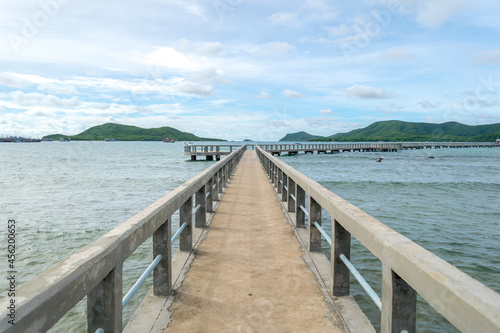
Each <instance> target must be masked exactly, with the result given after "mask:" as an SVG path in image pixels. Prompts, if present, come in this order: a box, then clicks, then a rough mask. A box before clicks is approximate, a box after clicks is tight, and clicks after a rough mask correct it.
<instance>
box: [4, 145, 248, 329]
mask: <svg viewBox="0 0 500 333" xmlns="http://www.w3.org/2000/svg"><path fill="white" fill-rule="evenodd" d="M245 149H246V147H245V146H242V147H240V148H239V149H237V150H235V151H234V152H232V153H231V154H230V155H229V156H228V157H227V158H225V159H223V160H222V161H220V162H218V163H217V164H214V165H213V166H212V167H210V168H208V169H207V170H205V171H203V172H202V173H200V174H198V175H197V176H195V177H194V178H192V179H190V180H188V181H187V182H185V183H184V184H183V185H181V186H179V187H177V188H176V189H174V190H173V191H171V192H170V193H168V194H167V195H165V196H164V197H163V198H161V199H160V200H158V201H156V202H155V203H154V204H152V205H151V206H149V207H147V208H146V209H144V210H143V211H141V212H139V213H138V214H136V215H135V216H133V217H131V218H130V219H128V220H127V221H125V222H124V223H122V224H121V225H119V226H118V227H116V228H115V229H113V230H111V231H109V232H108V233H106V234H105V235H104V236H102V237H101V238H99V239H98V240H96V241H95V242H93V243H91V244H89V245H87V246H85V247H84V248H82V249H81V250H79V251H78V252H76V253H75V254H73V255H71V256H70V257H68V258H67V259H65V260H63V261H61V262H60V263H58V264H56V265H54V266H53V267H51V268H50V269H48V270H46V271H45V272H43V273H42V274H40V275H38V276H37V277H35V278H34V279H32V280H30V281H28V282H26V283H24V284H23V285H22V286H21V287H20V288H19V289H18V290H17V298H16V314H15V325H11V324H9V323H8V322H7V320H5V318H7V313H6V309H7V311H8V308H7V307H8V305H9V299H7V298H4V299H2V300H1V301H0V308H1V311H2V312H1V313H0V316H1V317H2V318H3V320H2V321H1V322H0V332H45V331H46V330H48V329H49V328H51V327H52V326H53V325H54V324H55V323H56V322H57V321H59V319H60V318H61V317H63V316H64V314H66V313H67V312H68V311H69V310H70V309H71V308H72V307H73V306H75V305H76V304H77V303H78V302H79V301H80V300H82V299H83V298H84V297H85V296H87V331H88V332H96V330H98V329H103V330H104V331H105V332H121V331H122V267H123V262H124V261H125V260H126V259H127V258H128V257H129V256H130V255H131V254H132V253H133V252H134V251H135V250H136V249H137V248H138V247H139V246H140V245H141V244H142V243H143V242H144V241H145V240H147V239H148V238H149V237H150V236H153V258H157V256H158V255H161V256H162V259H161V261H160V262H159V263H158V265H157V266H156V267H155V269H154V271H153V289H154V294H155V295H157V296H168V295H170V294H171V293H172V259H171V258H172V246H171V245H172V244H171V227H172V219H171V217H172V215H173V214H174V213H175V212H176V211H179V221H180V223H179V224H182V223H183V222H187V225H186V227H185V228H184V230H183V231H182V233H181V234H180V235H179V241H180V246H179V247H180V251H191V250H192V242H193V215H194V221H195V222H194V223H195V227H205V224H206V216H207V214H206V213H209V212H212V210H213V207H214V205H213V202H214V201H217V200H219V195H220V194H222V193H223V188H224V187H226V185H227V183H228V181H229V178H230V176H231V174H232V172H233V171H234V168H235V167H236V165H237V164H238V162H239V160H240V158H241V156H242V155H243V153H244V151H245ZM193 201H194V206H196V207H197V209H195V210H193ZM198 205H200V206H199V207H198ZM82 326H83V323H82Z"/></svg>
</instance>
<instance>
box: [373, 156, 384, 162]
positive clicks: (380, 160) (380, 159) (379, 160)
mask: <svg viewBox="0 0 500 333" xmlns="http://www.w3.org/2000/svg"><path fill="white" fill-rule="evenodd" d="M382 160H383V158H382V157H381V158H379V159H378V160H376V161H375V162H382Z"/></svg>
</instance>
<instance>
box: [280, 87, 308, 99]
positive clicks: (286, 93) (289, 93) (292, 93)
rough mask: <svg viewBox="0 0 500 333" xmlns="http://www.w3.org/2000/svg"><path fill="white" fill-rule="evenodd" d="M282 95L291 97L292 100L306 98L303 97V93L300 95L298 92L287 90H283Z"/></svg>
mask: <svg viewBox="0 0 500 333" xmlns="http://www.w3.org/2000/svg"><path fill="white" fill-rule="evenodd" d="M282 93H283V95H284V96H286V97H290V98H302V97H304V95H302V94H301V93H298V92H296V91H293V90H290V89H285V90H283V92H282Z"/></svg>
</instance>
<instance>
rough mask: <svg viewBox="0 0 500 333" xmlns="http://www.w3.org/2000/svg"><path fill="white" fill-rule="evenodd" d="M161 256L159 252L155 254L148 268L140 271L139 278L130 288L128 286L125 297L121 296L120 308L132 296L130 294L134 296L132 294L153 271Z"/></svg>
mask: <svg viewBox="0 0 500 333" xmlns="http://www.w3.org/2000/svg"><path fill="white" fill-rule="evenodd" d="M161 258H162V255H161V254H159V255H157V256H156V258H155V260H154V261H153V262H152V263H151V264H150V265H149V266H148V268H146V270H145V271H144V273H142V275H141V277H140V278H139V280H137V282H136V283H135V284H134V285H133V286H132V288H130V290H129V291H128V293H127V294H126V295H125V297H123V300H122V309H123V308H124V307H125V306H126V305H127V304H128V302H130V299H131V298H132V296H134V294H135V293H136V292H137V290H139V288H140V287H141V286H142V284H143V283H144V281H146V279H147V277H148V275H149V274H151V272H152V271H153V269H155V267H156V265H158V263H159V262H160V260H161Z"/></svg>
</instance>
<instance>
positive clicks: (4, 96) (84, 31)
mask: <svg viewBox="0 0 500 333" xmlns="http://www.w3.org/2000/svg"><path fill="white" fill-rule="evenodd" d="M498 13H500V2H499V1H497V0H476V1H469V0H432V1H431V0H420V1H417V0H358V1H356V0H354V1H334V0H332V1H327V0H309V1H306V0H301V1H295V0H287V1H282V0H274V1H261V0H206V1H201V0H142V1H130V0H107V1H102V0H101V1H96V0H86V1H83V0H18V1H2V2H1V3H0V135H12V134H16V135H27V136H35V137H41V136H43V135H47V134H53V133H63V134H77V133H79V132H81V131H83V130H85V129H86V128H88V127H91V126H94V125H100V124H103V123H106V122H116V123H120V124H128V125H136V126H141V127H147V128H151V127H160V126H172V127H175V128H177V129H180V130H183V131H188V132H192V133H195V134H197V135H199V136H209V137H218V138H224V139H232V140H241V139H245V138H251V139H255V140H275V139H279V138H281V137H282V136H283V135H285V134H286V133H290V132H296V131H300V130H305V131H307V132H309V133H312V134H318V135H331V134H334V133H338V132H345V131H349V130H352V129H355V128H359V127H364V126H367V125H369V124H370V123H372V122H374V121H379V120H390V119H398V120H405V121H425V122H436V123H441V122H445V121H450V120H454V121H459V122H462V123H466V124H471V125H473V124H487V123H496V122H500V106H499V99H500V96H499V95H500V93H499V90H500V20H499V19H498Z"/></svg>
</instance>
